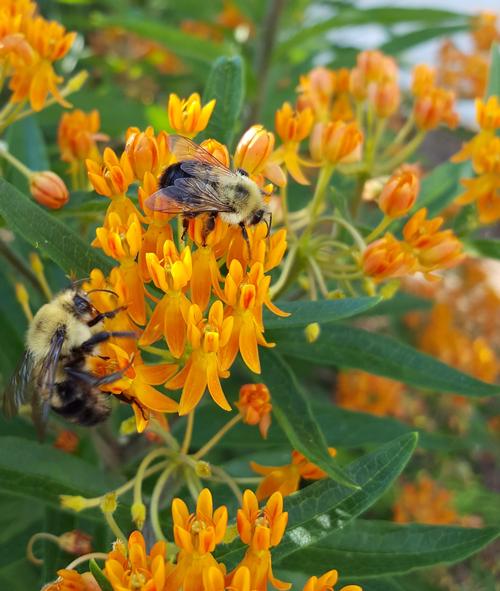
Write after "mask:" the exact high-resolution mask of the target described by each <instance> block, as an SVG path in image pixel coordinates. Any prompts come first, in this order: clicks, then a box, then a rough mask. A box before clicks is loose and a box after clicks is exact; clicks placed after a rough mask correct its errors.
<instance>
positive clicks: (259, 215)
mask: <svg viewBox="0 0 500 591" xmlns="http://www.w3.org/2000/svg"><path fill="white" fill-rule="evenodd" d="M168 142H169V148H170V151H171V152H172V153H173V154H174V155H175V156H176V158H177V160H178V161H179V162H177V163H176V164H172V165H170V166H169V167H168V168H166V169H165V170H164V171H163V173H162V175H161V177H160V180H159V187H160V188H159V190H158V191H157V192H156V193H154V194H153V195H151V196H150V197H148V199H147V200H146V206H147V207H149V208H150V209H152V210H153V211H160V212H163V213H170V214H182V216H183V225H184V234H185V233H186V231H187V227H188V224H189V219H192V218H194V217H197V216H198V215H200V214H208V217H207V219H206V222H205V224H204V227H203V232H202V239H203V245H205V241H206V238H207V236H208V234H209V233H210V232H211V231H212V230H213V229H214V227H215V219H216V218H217V216H219V215H220V217H221V219H222V220H223V221H225V222H226V223H228V224H231V225H238V226H240V228H241V232H242V235H243V238H244V239H245V240H246V241H247V244H248V233H247V229H246V227H247V226H252V225H255V224H258V223H260V222H261V221H264V222H265V223H266V224H267V234H268V235H269V232H270V230H271V223H272V214H271V210H270V208H269V205H268V204H267V203H266V202H265V200H264V197H265V196H266V195H267V193H266V192H264V191H263V190H262V189H260V187H259V186H258V185H257V184H256V183H255V182H254V181H253V180H252V179H251V178H250V177H249V176H248V174H247V172H246V171H245V170H243V169H242V168H238V169H237V170H235V171H232V170H230V169H229V168H227V167H226V166H224V165H223V164H222V162H220V161H219V160H217V158H215V157H214V156H212V154H210V153H209V152H207V151H206V150H205V149H203V148H202V147H201V146H198V145H197V144H195V143H194V142H192V141H191V140H189V139H188V138H185V137H182V136H179V135H171V136H169V138H168Z"/></svg>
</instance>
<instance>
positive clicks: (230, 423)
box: [193, 413, 241, 460]
mask: <svg viewBox="0 0 500 591" xmlns="http://www.w3.org/2000/svg"><path fill="white" fill-rule="evenodd" d="M240 421H241V415H240V414H239V413H238V414H237V415H235V416H234V417H233V418H232V419H230V420H229V421H228V422H227V423H226V424H225V425H223V426H222V427H221V428H220V429H219V430H218V431H217V433H215V435H213V436H212V437H211V438H210V439H209V440H208V441H207V442H206V443H205V445H204V446H203V447H202V448H201V449H199V450H198V451H197V452H196V453H195V454H194V455H193V458H194V459H195V460H200V459H201V458H202V457H203V456H206V455H207V453H208V452H209V451H210V450H211V449H212V448H213V447H214V446H215V445H216V444H217V443H218V442H219V441H220V440H221V439H222V438H223V437H224V435H225V434H226V433H227V432H228V431H229V430H230V429H232V428H233V427H234V426H235V425H236V424H238V423H239V422H240Z"/></svg>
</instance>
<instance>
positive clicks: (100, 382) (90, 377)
mask: <svg viewBox="0 0 500 591" xmlns="http://www.w3.org/2000/svg"><path fill="white" fill-rule="evenodd" d="M128 367H129V366H127V367H125V368H123V369H121V370H120V371H114V372H113V373H110V374H108V375H106V376H102V377H97V376H95V375H94V374H93V373H90V372H89V371H83V370H79V369H73V368H72V367H65V368H64V371H65V372H66V373H67V374H68V375H69V376H71V377H72V378H75V379H77V380H79V381H80V382H84V383H85V384H88V385H89V386H92V387H94V386H104V385H105V384H111V383H112V382H116V380H119V379H120V378H121V377H122V376H123V373H124V372H125V371H126V370H127V369H128Z"/></svg>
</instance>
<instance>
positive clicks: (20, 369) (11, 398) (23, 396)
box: [2, 351, 35, 418]
mask: <svg viewBox="0 0 500 591" xmlns="http://www.w3.org/2000/svg"><path fill="white" fill-rule="evenodd" d="M33 368H34V362H33V355H32V354H31V353H30V352H29V351H26V352H25V353H24V355H23V357H22V359H21V361H20V362H19V365H18V366H17V368H16V371H15V372H14V374H13V376H12V377H11V379H10V381H9V383H8V384H7V387H6V389H5V392H4V394H3V401H2V407H3V412H4V414H5V416H7V417H8V418H12V417H14V416H15V415H16V414H17V412H18V410H19V407H20V406H22V405H23V404H26V403H28V402H31V400H32V399H33V394H34V390H35V383H34V377H33Z"/></svg>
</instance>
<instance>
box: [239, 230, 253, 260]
mask: <svg viewBox="0 0 500 591" xmlns="http://www.w3.org/2000/svg"><path fill="white" fill-rule="evenodd" d="M238 225H239V227H240V228H241V235H242V236H243V240H244V241H245V242H246V243H247V246H248V258H252V249H251V248H250V240H249V238H248V232H247V227H246V226H245V223H244V222H240V223H239V224H238Z"/></svg>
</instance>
